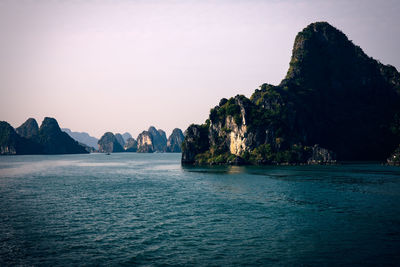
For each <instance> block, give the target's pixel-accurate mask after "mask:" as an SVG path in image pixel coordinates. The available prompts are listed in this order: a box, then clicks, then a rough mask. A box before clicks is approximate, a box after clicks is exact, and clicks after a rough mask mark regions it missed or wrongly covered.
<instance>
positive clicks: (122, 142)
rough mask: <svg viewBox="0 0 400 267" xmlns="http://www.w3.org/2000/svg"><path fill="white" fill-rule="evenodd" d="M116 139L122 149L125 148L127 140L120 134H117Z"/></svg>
mask: <svg viewBox="0 0 400 267" xmlns="http://www.w3.org/2000/svg"><path fill="white" fill-rule="evenodd" d="M115 139H117V141H118V143H119V144H120V145H121V147H124V146H125V140H124V138H123V137H122V135H121V134H120V133H116V134H115Z"/></svg>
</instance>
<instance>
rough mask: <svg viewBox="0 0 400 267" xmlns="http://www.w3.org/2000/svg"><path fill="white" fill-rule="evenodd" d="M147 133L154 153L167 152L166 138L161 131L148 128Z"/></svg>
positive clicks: (151, 127)
mask: <svg viewBox="0 0 400 267" xmlns="http://www.w3.org/2000/svg"><path fill="white" fill-rule="evenodd" d="M148 132H149V133H150V134H151V137H152V141H153V151H154V152H165V151H166V150H167V136H166V135H165V132H164V131H163V130H161V129H158V130H156V128H155V127H153V126H150V128H149V130H148Z"/></svg>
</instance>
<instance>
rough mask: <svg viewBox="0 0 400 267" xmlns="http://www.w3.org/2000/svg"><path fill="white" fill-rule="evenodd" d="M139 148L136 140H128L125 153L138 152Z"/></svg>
mask: <svg viewBox="0 0 400 267" xmlns="http://www.w3.org/2000/svg"><path fill="white" fill-rule="evenodd" d="M137 148H138V142H137V141H136V140H135V139H134V138H128V140H127V141H126V143H125V146H124V149H125V151H126V152H136V151H137Z"/></svg>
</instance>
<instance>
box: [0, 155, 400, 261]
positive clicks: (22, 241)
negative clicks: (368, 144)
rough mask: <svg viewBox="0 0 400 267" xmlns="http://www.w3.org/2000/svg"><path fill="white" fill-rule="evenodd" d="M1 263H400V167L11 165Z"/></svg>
mask: <svg viewBox="0 0 400 267" xmlns="http://www.w3.org/2000/svg"><path fill="white" fill-rule="evenodd" d="M0 214H1V215H0V265H13V266H14V265H155V266H166V265H171V266H177V265H178V266H179V265H196V266H198V265H200V266H226V265H252V266H254V265H277V266H282V265H290V266H293V265H314V266H320V265H321V264H322V265H377V264H379V265H399V264H400V168H399V167H387V166H381V165H377V164H348V165H338V166H296V167H295V166H284V167H281V166H270V167H213V168H199V167H197V168H193V167H191V168H189V167H186V168H183V167H181V165H180V154H136V153H121V154H111V155H109V156H106V155H104V154H90V155H59V156H41V155H40V156H39V155H37V156H6V157H0Z"/></svg>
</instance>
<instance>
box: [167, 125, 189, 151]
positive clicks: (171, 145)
mask: <svg viewBox="0 0 400 267" xmlns="http://www.w3.org/2000/svg"><path fill="white" fill-rule="evenodd" d="M184 139H185V136H184V135H183V133H182V130H181V129H178V128H175V129H174V130H173V131H172V133H171V135H170V136H169V137H168V140H167V149H166V151H167V152H173V153H179V152H182V149H181V145H182V142H183V140H184Z"/></svg>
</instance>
